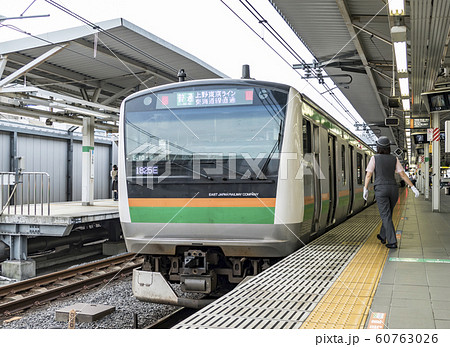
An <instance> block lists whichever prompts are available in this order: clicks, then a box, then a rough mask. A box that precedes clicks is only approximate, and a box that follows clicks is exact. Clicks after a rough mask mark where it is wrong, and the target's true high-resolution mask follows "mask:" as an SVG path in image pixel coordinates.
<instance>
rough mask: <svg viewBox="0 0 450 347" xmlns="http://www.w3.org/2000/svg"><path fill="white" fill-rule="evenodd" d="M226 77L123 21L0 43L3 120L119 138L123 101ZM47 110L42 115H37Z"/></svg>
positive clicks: (117, 20)
mask: <svg viewBox="0 0 450 347" xmlns="http://www.w3.org/2000/svg"><path fill="white" fill-rule="evenodd" d="M180 69H184V70H185V72H186V75H187V76H186V80H192V79H207V78H218V77H219V78H223V77H227V76H225V75H224V74H223V73H221V72H220V71H218V70H216V69H214V68H213V67H211V66H209V65H208V64H206V63H204V62H203V61H201V60H200V59H198V58H196V57H194V56H193V55H191V54H189V53H187V52H185V51H183V50H181V49H179V48H177V47H175V46H174V45H172V44H170V43H168V42H166V41H164V40H162V39H160V38H159V37H157V36H155V35H153V34H151V33H149V32H147V31H145V30H144V29H142V28H140V27H138V26H136V25H134V24H132V23H130V22H128V21H126V20H125V19H122V18H118V19H112V20H108V21H105V22H101V23H97V24H96V25H95V26H94V27H91V26H88V25H85V26H81V27H76V28H71V29H65V30H60V31H56V32H51V33H47V34H42V35H38V36H33V37H27V38H23V39H18V40H13V41H8V42H1V43H0V112H4V113H9V114H14V115H21V116H28V117H36V118H39V117H46V118H48V119H50V120H51V121H58V122H64V123H69V124H74V125H82V117H85V116H94V117H95V123H96V128H99V129H104V130H108V131H117V121H118V119H119V108H120V103H121V101H122V100H123V99H124V98H125V97H126V96H128V95H130V94H131V93H133V92H135V91H138V90H142V89H145V88H147V87H148V88H150V87H154V86H158V85H162V84H167V83H173V82H177V81H178V77H177V75H178V71H179V70H180ZM36 106H41V107H36Z"/></svg>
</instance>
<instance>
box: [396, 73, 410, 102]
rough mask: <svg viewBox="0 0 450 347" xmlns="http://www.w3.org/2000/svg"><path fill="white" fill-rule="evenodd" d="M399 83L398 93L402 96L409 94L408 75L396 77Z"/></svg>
mask: <svg viewBox="0 0 450 347" xmlns="http://www.w3.org/2000/svg"><path fill="white" fill-rule="evenodd" d="M398 84H399V85H400V95H401V96H402V97H404V96H409V79H408V77H401V78H399V79H398Z"/></svg>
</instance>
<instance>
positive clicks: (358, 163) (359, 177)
mask: <svg viewBox="0 0 450 347" xmlns="http://www.w3.org/2000/svg"><path fill="white" fill-rule="evenodd" d="M362 160H363V156H362V154H360V153H356V182H357V183H358V184H362V170H363V168H362Z"/></svg>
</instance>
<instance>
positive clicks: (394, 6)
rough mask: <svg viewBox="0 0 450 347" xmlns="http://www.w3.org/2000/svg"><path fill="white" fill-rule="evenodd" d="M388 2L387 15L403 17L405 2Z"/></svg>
mask: <svg viewBox="0 0 450 347" xmlns="http://www.w3.org/2000/svg"><path fill="white" fill-rule="evenodd" d="M388 2H389V14H390V15H391V16H404V15H405V1H404V0H390V1H388Z"/></svg>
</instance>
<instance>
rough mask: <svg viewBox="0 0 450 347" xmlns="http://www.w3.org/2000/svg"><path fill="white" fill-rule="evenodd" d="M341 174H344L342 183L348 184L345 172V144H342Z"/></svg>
mask: <svg viewBox="0 0 450 347" xmlns="http://www.w3.org/2000/svg"><path fill="white" fill-rule="evenodd" d="M341 165H342V168H341V172H342V173H341V174H342V185H343V186H345V185H346V184H347V174H346V172H345V166H346V162H345V146H344V145H342V146H341Z"/></svg>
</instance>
